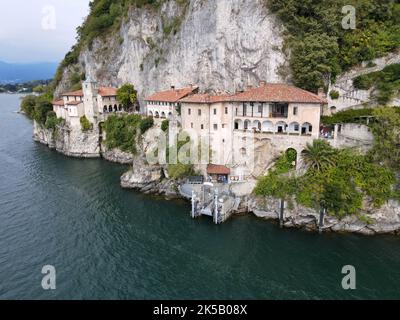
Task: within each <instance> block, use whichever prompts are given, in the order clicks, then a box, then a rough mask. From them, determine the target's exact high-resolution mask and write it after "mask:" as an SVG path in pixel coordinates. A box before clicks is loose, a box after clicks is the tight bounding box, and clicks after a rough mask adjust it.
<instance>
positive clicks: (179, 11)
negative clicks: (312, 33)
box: [56, 0, 286, 99]
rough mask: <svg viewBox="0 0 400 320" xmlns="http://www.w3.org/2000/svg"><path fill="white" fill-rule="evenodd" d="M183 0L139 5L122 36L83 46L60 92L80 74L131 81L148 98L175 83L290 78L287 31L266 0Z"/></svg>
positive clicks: (231, 86) (220, 86)
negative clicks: (154, 5)
mask: <svg viewBox="0 0 400 320" xmlns="http://www.w3.org/2000/svg"><path fill="white" fill-rule="evenodd" d="M179 3H182V1H180V2H179V1H173V0H171V1H168V2H164V3H163V5H162V6H161V8H159V9H154V8H149V7H143V8H131V9H130V11H129V13H128V16H127V18H126V19H125V20H124V22H123V23H122V25H121V27H120V29H119V31H118V32H117V33H116V34H115V33H114V34H109V35H104V36H103V37H101V38H96V39H95V40H94V41H93V43H92V44H91V45H90V46H85V47H84V48H83V49H82V50H81V52H80V56H79V63H78V64H77V65H74V66H70V67H68V68H66V69H65V70H64V73H63V76H62V80H61V82H60V83H59V85H58V87H57V90H56V94H59V93H60V92H62V91H63V90H66V89H68V87H69V85H70V77H71V75H72V74H73V73H76V72H85V73H86V75H90V76H91V77H93V78H95V79H97V81H98V82H99V83H100V84H102V85H114V86H118V85H121V84H122V83H125V82H131V83H133V84H134V85H135V86H136V88H137V89H138V92H139V98H140V99H143V97H145V96H146V95H147V94H149V93H151V92H154V91H156V90H160V89H165V88H168V87H169V86H170V85H175V86H184V85H187V84H189V83H193V84H197V85H199V86H200V87H201V89H202V90H215V91H219V90H221V91H223V90H228V91H235V90H236V89H239V88H244V87H245V86H246V85H247V84H248V83H251V84H257V83H258V82H259V80H260V79H263V80H267V81H271V82H277V81H282V80H284V79H283V78H282V74H284V73H285V72H284V70H285V60H286V59H285V54H284V50H283V42H284V41H283V38H282V31H283V30H282V27H281V26H280V24H279V23H277V22H276V19H275V17H274V16H273V15H271V14H270V13H269V12H268V11H267V9H266V8H265V5H264V4H263V3H265V1H264V0H254V1H247V0H219V1H214V0H191V1H188V4H187V5H180V4H179ZM171 26H174V29H173V31H170V30H171Z"/></svg>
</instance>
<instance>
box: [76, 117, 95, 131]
mask: <svg viewBox="0 0 400 320" xmlns="http://www.w3.org/2000/svg"><path fill="white" fill-rule="evenodd" d="M79 120H80V123H81V129H82V132H87V131H89V130H92V129H93V123H91V122H90V121H89V119H88V118H86V116H82V117H81V118H80V119H79Z"/></svg>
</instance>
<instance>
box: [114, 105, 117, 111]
mask: <svg viewBox="0 0 400 320" xmlns="http://www.w3.org/2000/svg"><path fill="white" fill-rule="evenodd" d="M114 111H115V112H117V111H118V106H117V105H116V104H115V105H114Z"/></svg>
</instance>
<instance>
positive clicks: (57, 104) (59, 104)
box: [52, 100, 64, 106]
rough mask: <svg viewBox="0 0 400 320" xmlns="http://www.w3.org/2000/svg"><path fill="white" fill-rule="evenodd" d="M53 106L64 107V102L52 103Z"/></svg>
mask: <svg viewBox="0 0 400 320" xmlns="http://www.w3.org/2000/svg"><path fill="white" fill-rule="evenodd" d="M52 105H53V106H64V100H57V101H53V102H52Z"/></svg>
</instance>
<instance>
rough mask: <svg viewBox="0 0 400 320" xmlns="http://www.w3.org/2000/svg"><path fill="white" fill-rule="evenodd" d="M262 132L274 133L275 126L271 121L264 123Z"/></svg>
mask: <svg viewBox="0 0 400 320" xmlns="http://www.w3.org/2000/svg"><path fill="white" fill-rule="evenodd" d="M262 131H264V132H274V124H273V123H272V122H271V121H264V122H263V123H262Z"/></svg>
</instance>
